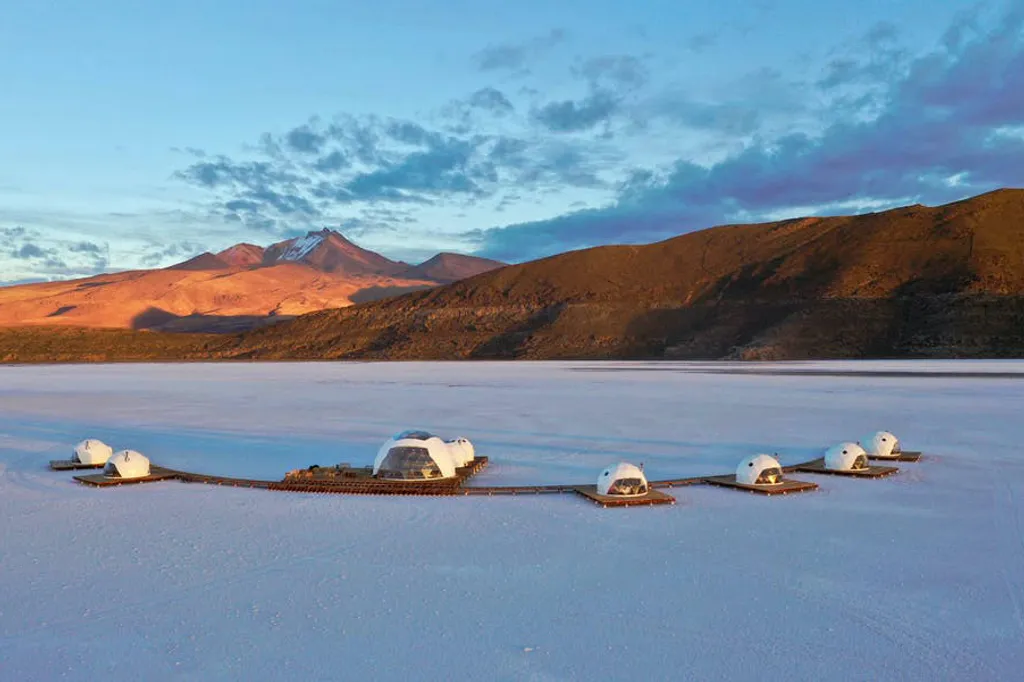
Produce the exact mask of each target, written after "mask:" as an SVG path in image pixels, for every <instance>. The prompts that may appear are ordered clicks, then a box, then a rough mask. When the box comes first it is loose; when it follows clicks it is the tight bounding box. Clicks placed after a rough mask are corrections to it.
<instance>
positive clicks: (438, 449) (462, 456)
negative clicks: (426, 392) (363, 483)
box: [373, 431, 476, 481]
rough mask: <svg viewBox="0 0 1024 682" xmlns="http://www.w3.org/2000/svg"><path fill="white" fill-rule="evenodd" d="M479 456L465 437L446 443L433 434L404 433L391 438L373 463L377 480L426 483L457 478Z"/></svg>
mask: <svg viewBox="0 0 1024 682" xmlns="http://www.w3.org/2000/svg"><path fill="white" fill-rule="evenodd" d="M475 455H476V453H475V452H474V449H473V444H472V443H470V442H469V441H468V440H467V439H465V438H457V439H455V440H450V441H444V440H441V438H440V437H438V436H435V435H434V434H432V433H430V432H429V431H402V432H401V433H399V434H396V435H395V436H393V437H392V438H390V439H389V440H388V441H387V442H386V443H384V445H383V446H381V448H380V450H379V451H378V452H377V457H376V459H374V461H373V475H374V477H375V478H380V479H389V480H398V481H422V480H431V479H438V478H454V477H455V475H456V471H455V470H456V469H459V468H462V467H466V466H469V465H470V464H472V463H473V460H474V459H475Z"/></svg>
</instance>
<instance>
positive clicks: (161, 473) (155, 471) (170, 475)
mask: <svg viewBox="0 0 1024 682" xmlns="http://www.w3.org/2000/svg"><path fill="white" fill-rule="evenodd" d="M177 478H180V476H179V472H177V471H172V470H170V469H163V468H161V467H150V468H149V476H142V477H141V478H121V477H119V476H104V475H103V474H89V475H86V476H75V477H74V479H75V480H76V481H78V482H79V483H84V484H86V485H91V486H95V487H97V488H110V487H113V486H117V485H134V484H136V483H153V482H154V481H173V480H175V479H177Z"/></svg>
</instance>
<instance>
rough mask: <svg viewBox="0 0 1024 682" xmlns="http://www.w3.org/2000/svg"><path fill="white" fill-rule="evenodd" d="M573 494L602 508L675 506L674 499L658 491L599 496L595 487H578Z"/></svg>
mask: <svg viewBox="0 0 1024 682" xmlns="http://www.w3.org/2000/svg"><path fill="white" fill-rule="evenodd" d="M574 490H575V492H576V493H577V494H579V495H582V496H583V497H585V498H587V499H588V500H590V501H591V502H594V503H595V504H599V505H601V506H602V507H641V506H651V505H654V504H675V503H676V498H674V497H672V496H671V495H669V494H667V493H663V492H661V491H660V490H653V489H652V490H648V491H647V494H646V495H637V496H636V497H632V496H630V497H626V496H623V495H599V494H598V492H597V486H596V485H580V486H576V487H575V488H574Z"/></svg>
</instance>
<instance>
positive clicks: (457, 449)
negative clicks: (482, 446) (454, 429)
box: [445, 437, 476, 467]
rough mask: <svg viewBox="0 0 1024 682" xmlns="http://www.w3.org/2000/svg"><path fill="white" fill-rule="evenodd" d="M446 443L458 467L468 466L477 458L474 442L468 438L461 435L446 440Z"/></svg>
mask: <svg viewBox="0 0 1024 682" xmlns="http://www.w3.org/2000/svg"><path fill="white" fill-rule="evenodd" d="M445 445H447V446H448V452H449V453H450V454H451V457H452V461H453V462H455V466H457V467H464V466H468V465H470V464H472V463H473V460H474V459H476V450H474V449H473V444H472V443H470V442H469V439H467V438H461V437H460V438H456V439H455V440H450V441H446V442H445Z"/></svg>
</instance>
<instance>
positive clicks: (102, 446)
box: [71, 438, 114, 467]
mask: <svg viewBox="0 0 1024 682" xmlns="http://www.w3.org/2000/svg"><path fill="white" fill-rule="evenodd" d="M113 454H114V448H112V447H110V446H109V445H107V444H106V443H104V442H103V441H101V440H99V439H96V438H86V439H85V440H83V441H82V442H81V443H79V444H78V445H76V446H75V449H74V452H73V453H72V456H71V461H72V462H77V463H79V464H89V465H93V466H96V467H100V466H103V465H104V464H106V463H107V460H109V459H110V456H111V455H113Z"/></svg>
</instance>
